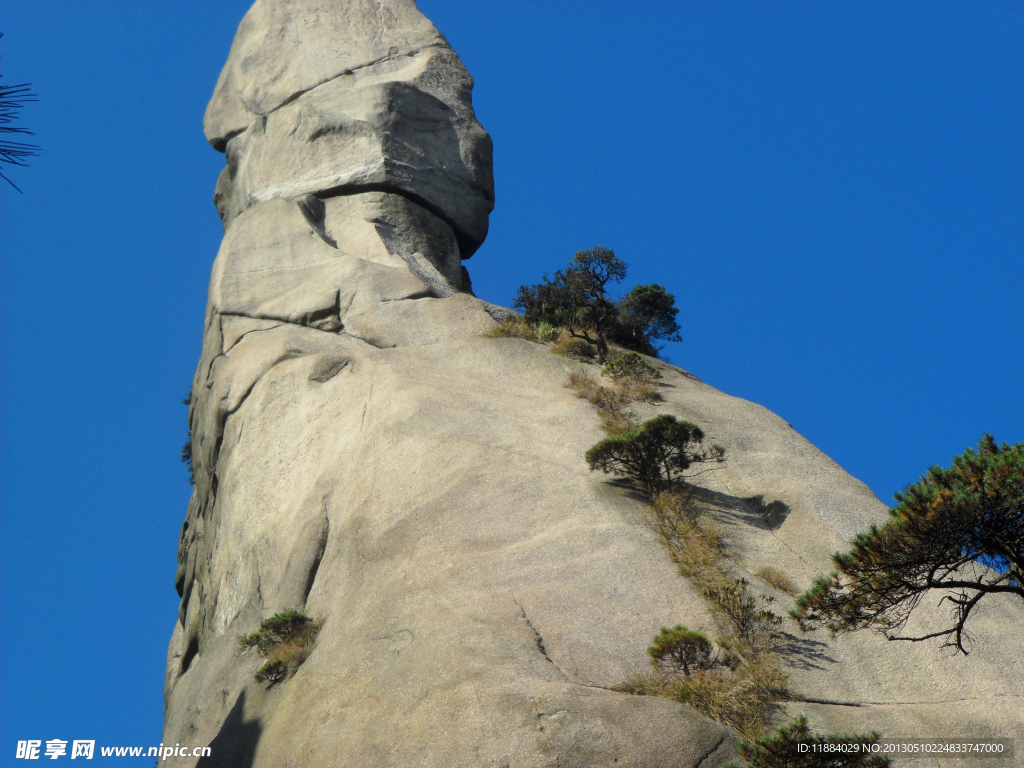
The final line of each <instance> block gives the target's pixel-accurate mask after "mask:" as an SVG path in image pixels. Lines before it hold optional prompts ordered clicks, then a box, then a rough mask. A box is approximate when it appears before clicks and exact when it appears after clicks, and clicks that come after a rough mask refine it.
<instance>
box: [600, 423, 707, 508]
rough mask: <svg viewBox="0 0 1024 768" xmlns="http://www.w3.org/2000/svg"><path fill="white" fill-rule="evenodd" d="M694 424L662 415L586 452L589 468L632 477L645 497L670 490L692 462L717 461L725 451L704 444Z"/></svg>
mask: <svg viewBox="0 0 1024 768" xmlns="http://www.w3.org/2000/svg"><path fill="white" fill-rule="evenodd" d="M703 441H704V432H703V430H702V429H701V428H700V427H698V426H697V425H696V424H692V423H690V422H689V421H679V420H678V419H676V417H675V416H671V415H669V414H664V415H662V416H658V417H656V418H653V419H649V420H648V421H645V422H644V423H643V424H641V425H640V426H639V427H637V428H636V429H634V430H631V431H630V432H626V433H625V434H621V435H615V436H614V437H608V438H605V439H604V440H602V441H601V442H599V443H597V444H596V445H595V446H593V447H592V448H591V449H590V450H589V451H587V457H586V458H587V463H588V464H589V465H590V469H591V471H593V470H596V469H600V470H602V471H603V472H605V473H606V474H608V473H612V474H616V475H623V476H626V477H629V478H631V479H633V480H634V481H635V482H637V483H638V484H639V485H640V486H641V488H642V489H643V490H644V492H645V493H647V495H648V496H650V497H652V498H653V497H654V496H655V495H657V494H658V493H659V492H660V491H666V490H668V489H670V488H671V487H672V486H673V485H674V484H675V483H676V482H678V481H679V480H680V479H682V478H683V477H684V473H685V472H686V470H688V469H689V468H690V467H691V466H692V465H693V464H700V463H704V462H720V461H723V460H724V454H725V450H724V449H723V448H722V447H721V446H718V445H714V446H711V447H705V446H703V445H702V443H703Z"/></svg>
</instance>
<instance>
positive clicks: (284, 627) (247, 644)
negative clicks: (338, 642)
mask: <svg viewBox="0 0 1024 768" xmlns="http://www.w3.org/2000/svg"><path fill="white" fill-rule="evenodd" d="M322 626H323V621H315V620H314V619H311V618H310V617H309V616H307V615H306V614H304V613H302V612H301V611H284V612H283V613H278V614H276V615H274V616H271V617H270V618H269V619H267V620H265V621H264V622H262V623H261V624H260V629H259V631H258V632H253V633H252V634H250V635H241V636H240V637H239V638H238V644H239V646H240V647H241V648H242V649H243V650H247V649H249V648H255V649H256V650H257V651H258V652H259V654H260V655H261V656H264V657H266V658H267V659H268V661H267V662H266V663H265V664H264V665H263V666H262V667H260V669H259V671H258V672H257V673H256V680H257V681H258V682H261V683H262V682H266V683H269V684H270V685H274V684H275V683H279V682H281V681H282V680H285V679H287V678H289V677H291V676H292V675H294V674H295V672H296V670H298V668H299V667H300V666H301V665H302V663H303V662H304V661H305V660H306V659H307V658H309V655H310V654H311V653H312V652H313V646H314V645H315V644H316V637H317V634H318V633H319V632H320V628H321V627H322Z"/></svg>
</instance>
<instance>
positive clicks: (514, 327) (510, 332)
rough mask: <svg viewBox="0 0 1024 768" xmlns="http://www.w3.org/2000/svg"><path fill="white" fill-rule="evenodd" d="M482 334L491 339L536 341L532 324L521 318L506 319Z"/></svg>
mask: <svg viewBox="0 0 1024 768" xmlns="http://www.w3.org/2000/svg"><path fill="white" fill-rule="evenodd" d="M484 336H488V337H490V338H493V339H527V340H528V341H537V333H536V331H534V329H533V326H531V325H530V324H529V323H527V322H526V321H525V320H522V319H519V320H506V321H505V322H503V323H500V324H498V325H496V326H494V327H493V328H491V330H489V331H488V332H487V333H485V334H484Z"/></svg>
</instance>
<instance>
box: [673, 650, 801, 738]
mask: <svg viewBox="0 0 1024 768" xmlns="http://www.w3.org/2000/svg"><path fill="white" fill-rule="evenodd" d="M788 680H789V676H788V675H787V674H786V673H785V672H783V671H782V669H781V668H780V667H779V665H778V663H777V662H776V661H775V659H774V658H771V657H768V656H762V657H760V658H759V659H757V660H755V661H753V662H751V663H749V664H746V665H743V666H740V667H738V668H737V669H735V670H727V669H715V670H705V671H701V672H695V673H694V674H692V675H689V676H687V677H677V678H675V679H674V680H673V681H672V682H670V683H668V684H667V685H666V686H665V693H664V694H662V695H667V696H668V697H669V698H672V699H675V700H676V701H678V702H681V703H683V704H688V705H690V706H691V707H693V708H694V709H696V710H697V711H698V712H700V713H701V714H703V715H706V716H707V717H710V718H711V719H712V720H717V721H718V722H720V723H725V724H726V725H728V726H730V727H731V728H735V729H736V730H737V731H739V732H740V733H741V734H743V735H744V736H745V737H747V738H748V739H751V738H757V737H759V736H761V735H762V734H763V733H764V731H765V729H766V728H768V727H769V726H770V724H771V721H772V719H773V718H774V717H775V716H776V715H777V714H778V713H780V712H781V711H782V707H781V706H780V704H779V702H781V701H785V700H786V699H787V698H788V696H789V694H788V693H787V691H786V683H787V682H788Z"/></svg>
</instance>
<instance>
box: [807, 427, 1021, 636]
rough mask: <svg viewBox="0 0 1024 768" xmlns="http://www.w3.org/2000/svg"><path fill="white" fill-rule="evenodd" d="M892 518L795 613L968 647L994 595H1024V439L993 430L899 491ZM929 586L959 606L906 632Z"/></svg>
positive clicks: (816, 623)
mask: <svg viewBox="0 0 1024 768" xmlns="http://www.w3.org/2000/svg"><path fill="white" fill-rule="evenodd" d="M895 498H896V501H897V502H898V504H897V505H896V506H895V507H893V508H892V509H891V510H890V519H889V521H888V522H887V523H886V524H885V525H883V526H881V527H878V526H872V527H871V529H870V530H869V531H868V532H867V533H861V534H859V535H858V536H857V537H856V538H855V539H854V541H853V548H852V549H851V551H850V552H847V553H837V554H835V555H834V556H833V558H832V560H833V563H834V564H835V566H836V570H835V571H834V572H833V573H832V574H830V575H828V576H823V577H821V578H819V579H818V580H817V582H816V583H815V584H814V586H813V587H812V589H811V590H810V591H809V592H807V593H806V594H804V595H803V596H801V597H800V598H799V599H798V601H797V604H796V609H795V610H794V611H793V612H792V614H791V615H792V617H793V618H795V619H796V620H797V621H798V622H799V623H800V626H801V628H802V629H804V630H809V629H815V628H818V627H822V626H824V627H826V628H828V629H829V630H831V632H832V633H833V635H835V634H837V633H840V632H849V631H853V630H859V629H865V628H873V629H876V630H878V631H880V632H882V633H883V634H884V635H885V636H886V637H887V638H889V639H890V640H908V641H915V642H916V641H921V640H927V639H931V638H942V639H943V640H944V645H945V646H951V647H954V648H956V649H957V650H959V651H960V652H961V653H964V654H967V653H968V647H969V636H968V634H967V630H966V624H967V620H968V618H969V617H970V615H971V612H972V610H973V609H974V608H975V606H976V605H977V604H978V603H979V602H980V601H981V600H982V599H983V598H984V597H986V596H988V595H1001V596H1003V597H1004V598H1010V599H1014V598H1016V599H1020V600H1024V443H1017V444H1016V445H1012V446H1011V445H1008V444H1005V443H1004V444H1003V445H1002V446H999V445H997V444H996V442H995V441H994V440H993V439H992V436H991V435H985V436H983V437H982V439H981V440H980V441H979V443H978V450H977V452H975V451H974V450H972V449H970V448H968V449H967V450H966V451H965V452H964V453H962V454H960V455H959V456H956V457H955V458H954V459H953V466H952V467H948V468H943V467H938V466H934V467H932V468H931V469H929V470H928V473H927V474H926V475H924V476H922V478H921V480H920V481H919V482H917V483H914V484H913V485H910V486H908V487H907V488H906V489H905V490H903V491H902V492H901V493H898V494H896V496H895ZM929 593H931V594H935V595H936V596H939V595H941V598H940V602H946V603H948V604H949V605H950V607H951V615H950V620H949V623H948V625H947V626H944V627H942V628H940V629H937V630H936V631H933V632H926V633H924V634H922V635H917V636H904V635H903V634H902V631H903V629H904V628H905V627H906V624H907V621H908V619H909V618H910V614H911V613H912V612H913V610H914V609H915V608H916V607H917V605H918V604H919V603H920V601H921V600H922V599H923V598H924V597H925V596H926V595H928V594H929Z"/></svg>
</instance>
